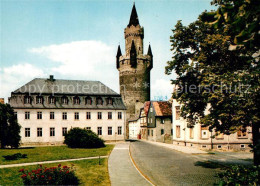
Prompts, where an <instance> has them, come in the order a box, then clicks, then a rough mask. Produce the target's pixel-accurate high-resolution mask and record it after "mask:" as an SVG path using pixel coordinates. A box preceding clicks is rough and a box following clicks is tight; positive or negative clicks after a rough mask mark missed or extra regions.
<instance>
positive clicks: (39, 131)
mask: <svg viewBox="0 0 260 186" xmlns="http://www.w3.org/2000/svg"><path fill="white" fill-rule="evenodd" d="M37 137H42V128H37Z"/></svg>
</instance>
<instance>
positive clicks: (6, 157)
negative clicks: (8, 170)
mask: <svg viewBox="0 0 260 186" xmlns="http://www.w3.org/2000/svg"><path fill="white" fill-rule="evenodd" d="M3 157H4V158H5V160H18V159H21V158H27V154H21V153H16V154H12V155H6V156H3Z"/></svg>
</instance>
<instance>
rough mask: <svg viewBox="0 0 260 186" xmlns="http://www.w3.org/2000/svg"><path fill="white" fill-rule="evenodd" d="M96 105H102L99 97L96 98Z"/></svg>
mask: <svg viewBox="0 0 260 186" xmlns="http://www.w3.org/2000/svg"><path fill="white" fill-rule="evenodd" d="M97 105H103V100H102V98H101V97H98V98H97Z"/></svg>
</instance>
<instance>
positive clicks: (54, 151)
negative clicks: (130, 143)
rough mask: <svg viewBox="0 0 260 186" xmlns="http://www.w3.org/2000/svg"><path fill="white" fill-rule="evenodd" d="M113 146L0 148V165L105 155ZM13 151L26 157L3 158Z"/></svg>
mask: <svg viewBox="0 0 260 186" xmlns="http://www.w3.org/2000/svg"><path fill="white" fill-rule="evenodd" d="M113 148H114V145H106V147H104V148H98V149H77V148H75V149H71V148H68V147H67V146H47V147H33V148H20V149H0V165H6V164H15V163H28V162H38V161H49V160H62V159H71V158H84V157H92V156H105V155H109V154H110V152H111V150H112V149H113ZM15 153H21V154H27V158H24V159H19V160H12V161H10V160H9V161H8V160H5V159H4V158H3V156H6V155H12V154H15Z"/></svg>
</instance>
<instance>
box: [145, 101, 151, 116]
mask: <svg viewBox="0 0 260 186" xmlns="http://www.w3.org/2000/svg"><path fill="white" fill-rule="evenodd" d="M150 104H151V102H150V101H146V102H145V103H144V112H145V115H146V116H147V114H148V111H149V108H150Z"/></svg>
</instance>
